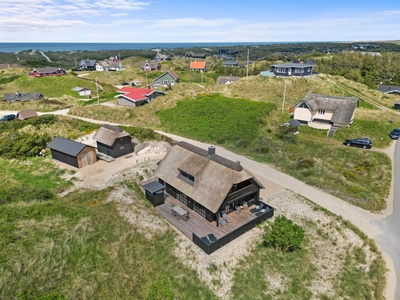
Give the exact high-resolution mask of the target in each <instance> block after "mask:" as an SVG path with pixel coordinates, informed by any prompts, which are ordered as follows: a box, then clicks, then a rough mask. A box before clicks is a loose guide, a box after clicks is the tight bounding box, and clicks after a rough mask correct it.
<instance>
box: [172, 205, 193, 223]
mask: <svg viewBox="0 0 400 300" xmlns="http://www.w3.org/2000/svg"><path fill="white" fill-rule="evenodd" d="M171 212H172V216H173V217H174V218H176V219H177V220H181V219H182V220H183V221H187V220H189V212H188V211H187V210H184V209H183V208H182V207H180V206H173V207H172V209H171Z"/></svg>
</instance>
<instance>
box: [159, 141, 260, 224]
mask: <svg viewBox="0 0 400 300" xmlns="http://www.w3.org/2000/svg"><path fill="white" fill-rule="evenodd" d="M155 176H157V177H158V181H159V183H161V184H162V185H165V187H166V192H167V193H168V194H169V195H170V196H172V197H174V198H176V199H177V200H179V201H180V202H182V204H183V205H184V206H186V208H188V209H191V210H193V211H194V212H195V213H197V214H199V215H200V216H202V217H203V218H205V219H206V220H207V221H209V222H212V221H215V220H216V219H217V214H219V213H220V211H221V210H225V211H226V213H227V214H229V213H230V212H234V211H236V209H237V207H240V206H242V205H243V204H244V202H247V203H248V205H249V206H251V205H253V204H255V203H258V201H259V196H260V189H263V188H264V186H263V185H262V184H261V183H260V182H259V181H258V180H257V179H256V178H255V177H254V176H253V175H252V174H251V173H250V172H248V171H247V170H245V169H244V168H243V167H242V165H241V164H240V162H235V161H231V160H229V159H226V158H224V157H222V156H219V155H217V154H216V153H215V148H214V147H213V146H211V147H209V149H208V151H207V150H204V149H201V148H199V147H196V146H194V145H192V144H189V143H186V142H182V141H181V142H178V144H177V145H175V146H173V147H171V148H170V149H169V151H168V153H167V155H166V156H165V157H164V158H163V160H162V161H161V162H160V164H159V165H158V167H157V169H156V171H155Z"/></svg>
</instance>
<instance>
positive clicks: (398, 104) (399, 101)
mask: <svg viewBox="0 0 400 300" xmlns="http://www.w3.org/2000/svg"><path fill="white" fill-rule="evenodd" d="M393 107H394V109H400V100H397V101H396V102H395V103H394V105H393Z"/></svg>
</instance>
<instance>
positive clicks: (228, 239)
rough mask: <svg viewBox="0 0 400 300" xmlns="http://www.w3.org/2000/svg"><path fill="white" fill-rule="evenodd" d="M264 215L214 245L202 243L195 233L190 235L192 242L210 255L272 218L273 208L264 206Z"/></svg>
mask: <svg viewBox="0 0 400 300" xmlns="http://www.w3.org/2000/svg"><path fill="white" fill-rule="evenodd" d="M266 206H267V208H266V211H265V213H263V214H261V215H259V216H258V217H257V218H255V219H253V220H251V221H249V222H247V223H246V224H244V225H243V226H241V227H239V228H237V229H235V230H233V231H232V232H230V233H228V234H227V235H225V236H223V237H222V238H220V239H218V240H217V241H215V242H214V243H211V244H207V243H205V242H203V241H202V240H201V239H200V237H198V236H197V235H196V234H195V233H192V240H193V243H195V244H196V245H197V246H198V247H199V248H200V249H201V250H203V251H204V252H205V253H207V254H211V253H213V252H214V251H217V250H218V249H219V248H221V247H223V246H225V245H226V244H228V243H230V242H232V241H233V240H234V239H236V238H238V237H239V236H241V235H242V234H243V233H245V232H247V231H249V230H250V229H252V228H254V227H255V226H257V225H258V224H260V223H261V222H264V221H265V220H267V219H269V218H272V217H273V215H274V210H275V209H274V208H273V207H272V206H269V205H266Z"/></svg>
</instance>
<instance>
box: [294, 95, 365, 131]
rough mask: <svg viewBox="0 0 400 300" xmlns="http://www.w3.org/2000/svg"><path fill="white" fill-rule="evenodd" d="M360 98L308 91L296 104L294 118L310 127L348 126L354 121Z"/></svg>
mask: <svg viewBox="0 0 400 300" xmlns="http://www.w3.org/2000/svg"><path fill="white" fill-rule="evenodd" d="M357 106H358V98H353V97H342V96H330V95H318V94H312V93H311V92H308V93H307V95H306V97H305V98H304V99H302V100H301V101H300V102H299V103H297V104H296V105H295V106H294V117H293V119H295V120H297V121H299V122H300V123H302V124H307V125H308V126H310V127H314V128H320V129H329V128H330V127H331V126H332V125H333V126H337V127H348V126H349V125H350V124H351V123H353V121H354V112H355V109H356V107H357Z"/></svg>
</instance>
